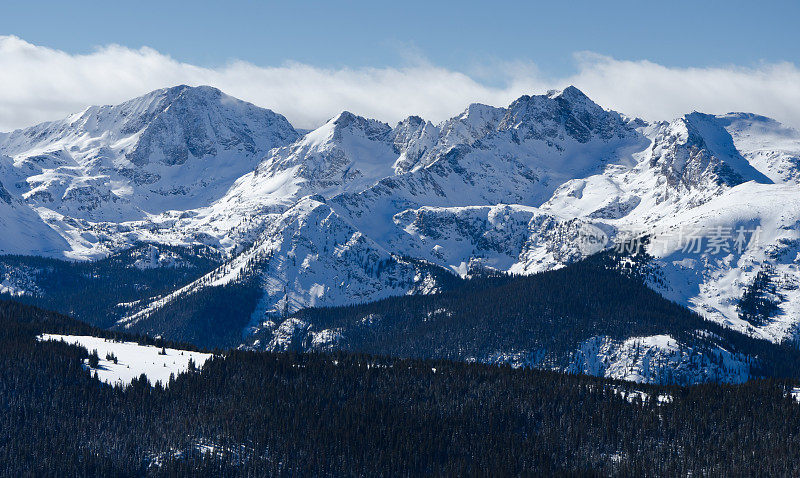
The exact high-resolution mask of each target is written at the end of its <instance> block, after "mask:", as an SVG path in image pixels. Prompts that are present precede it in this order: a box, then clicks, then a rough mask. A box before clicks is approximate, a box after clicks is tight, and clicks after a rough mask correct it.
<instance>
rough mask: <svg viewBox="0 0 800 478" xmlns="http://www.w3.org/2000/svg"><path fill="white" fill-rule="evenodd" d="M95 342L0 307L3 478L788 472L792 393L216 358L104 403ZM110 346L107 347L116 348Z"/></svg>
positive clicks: (775, 385)
mask: <svg viewBox="0 0 800 478" xmlns="http://www.w3.org/2000/svg"><path fill="white" fill-rule="evenodd" d="M92 331H96V329H92V328H91V327H89V326H86V325H83V324H81V323H78V322H75V321H73V320H71V319H69V318H67V317H64V316H61V315H58V314H53V313H46V312H43V311H41V310H38V309H35V308H32V307H30V306H25V305H20V304H15V303H11V302H2V303H0V347H1V348H2V351H3V353H2V354H0V407H2V410H0V474H2V475H3V476H141V475H151V476H200V475H215V476H220V475H228V476H263V475H283V476H307V475H311V476H342V475H345V476H348V475H349V476H397V475H419V474H427V475H459V476H463V475H483V476H487V475H490V476H503V475H542V474H546V475H611V474H615V475H619V476H654V475H659V476H663V475H683V476H686V475H689V474H691V475H693V476H708V475H715V476H752V475H765V476H792V475H796V474H797V473H798V472H800V454H798V453H797V450H799V449H800V404H798V403H796V401H795V400H794V399H793V398H792V397H791V394H790V393H789V392H790V390H791V389H792V388H793V387H794V386H795V384H794V383H792V382H787V381H781V380H759V381H751V382H749V383H747V384H744V385H704V386H694V387H664V386H658V387H657V386H642V385H635V384H630V383H624V382H616V381H611V380H605V379H598V378H593V377H586V376H579V375H565V374H558V373H554V372H545V371H538V370H522V369H512V368H510V367H507V366H491V365H481V364H466V363H458V362H450V361H446V360H412V359H396V358H387V357H379V356H369V355H361V354H348V353H343V352H339V353H333V354H294V353H280V354H278V353H258V352H245V351H230V352H227V353H224V354H220V355H218V356H216V357H215V358H213V359H212V360H210V361H209V362H207V363H206V365H205V366H204V367H203V369H202V370H201V371H196V372H191V373H186V374H182V375H180V376H178V377H176V378H174V379H173V380H171V381H170V382H169V383H168V384H166V387H165V386H163V385H162V384H156V385H154V386H153V385H151V384H149V383H148V382H147V380H146V379H140V380H135V381H134V382H133V383H132V384H131V385H128V386H125V387H119V386H118V387H112V386H109V385H106V384H103V383H101V382H99V381H98V380H97V379H95V378H93V377H92V375H91V373H90V372H89V371H88V370H86V369H85V367H84V365H83V361H84V359H86V358H87V357H88V351H87V350H85V349H83V348H79V347H75V346H69V345H66V344H64V343H59V342H38V341H37V340H36V336H37V335H38V334H39V333H41V332H60V333H76V334H78V333H89V332H92ZM117 338H123V337H122V336H119V335H118V336H117Z"/></svg>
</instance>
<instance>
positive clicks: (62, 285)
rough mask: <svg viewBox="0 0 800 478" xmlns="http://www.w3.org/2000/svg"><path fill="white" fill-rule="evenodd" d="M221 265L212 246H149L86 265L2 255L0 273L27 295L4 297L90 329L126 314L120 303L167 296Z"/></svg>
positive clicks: (43, 258) (106, 324)
mask: <svg viewBox="0 0 800 478" xmlns="http://www.w3.org/2000/svg"><path fill="white" fill-rule="evenodd" d="M152 255H155V256H157V257H159V258H162V259H164V258H169V259H170V263H167V264H161V265H160V266H159V267H155V266H156V265H157V264H155V263H153V260H154V259H153V258H152V257H151V256H152ZM156 260H158V259H156ZM219 261H220V257H219V254H218V253H217V252H215V251H214V250H212V249H211V248H209V247H203V246H190V247H178V246H166V245H158V246H153V245H149V244H141V245H139V246H137V247H134V248H131V249H128V250H125V251H122V252H118V253H116V254H113V255H111V256H109V257H106V258H104V259H100V260H96V261H86V262H71V261H63V260H58V259H50V258H46V257H36V256H14V255H2V256H0V272H4V273H5V274H6V276H7V277H8V279H9V280H10V282H12V283H15V284H17V287H19V288H20V289H24V290H26V294H24V295H20V296H12V295H10V294H7V293H6V294H0V298H8V299H10V298H13V299H15V300H19V301H24V302H26V303H29V304H31V305H35V306H38V307H43V308H46V309H49V310H57V311H59V312H61V313H64V314H68V315H70V316H72V317H75V318H78V319H80V320H82V321H84V322H88V323H91V324H92V325H97V326H99V327H110V326H111V325H113V324H114V323H115V322H116V321H117V320H118V319H119V317H120V316H121V315H122V314H124V313H125V312H127V310H125V309H122V308H120V307H118V304H120V303H126V302H134V301H138V300H143V299H148V298H151V297H154V296H157V295H160V294H165V293H168V292H170V291H172V290H174V289H175V288H177V287H180V286H182V285H184V284H186V283H187V282H190V281H192V280H194V279H196V278H197V277H200V276H201V275H203V274H205V273H206V272H208V271H210V270H211V269H213V268H214V267H216V266H217V265H218V264H219Z"/></svg>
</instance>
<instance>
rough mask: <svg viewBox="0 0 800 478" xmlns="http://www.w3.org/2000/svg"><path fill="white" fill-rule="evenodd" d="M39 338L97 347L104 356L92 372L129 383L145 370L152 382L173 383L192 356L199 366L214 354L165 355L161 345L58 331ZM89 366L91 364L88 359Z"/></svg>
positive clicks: (90, 348) (113, 382)
mask: <svg viewBox="0 0 800 478" xmlns="http://www.w3.org/2000/svg"><path fill="white" fill-rule="evenodd" d="M39 340H43V341H44V340H54V341H63V342H66V343H68V344H72V345H79V346H82V347H85V348H86V349H87V350H88V351H89V353H92V351H94V350H97V355H98V356H99V357H100V362H99V366H98V367H97V368H92V369H91V371H92V373H97V377H98V378H99V379H100V380H102V381H103V382H106V383H108V384H111V385H116V384H120V385H125V384H129V383H131V381H132V380H133V379H134V378H138V377H139V376H141V375H142V374H145V375H146V376H147V379H148V380H149V381H150V382H151V383H156V382H161V384H162V385H167V384H168V383H169V377H170V375H172V374H174V375H176V376H177V375H178V374H181V373H184V372H186V371H187V370H188V369H189V360H192V361H193V362H194V364H195V366H196V367H197V368H198V369H199V368H201V367H202V366H203V364H204V363H205V362H206V360H208V359H209V358H211V356H212V354H205V353H200V352H192V351H189V350H179V349H167V348H165V349H164V350H165V351H166V352H167V354H166V355H161V349H160V348H159V347H155V346H152V345H139V344H137V343H136V342H114V341H112V340H110V339H104V338H101V337H93V336H89V335H58V334H42V335H41V336H39ZM107 354H113V355H115V356H116V357H117V363H114V362H113V361H111V360H106V355H107ZM86 367H87V368H89V365H88V363H87V364H86Z"/></svg>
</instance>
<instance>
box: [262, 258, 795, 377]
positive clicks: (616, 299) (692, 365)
mask: <svg viewBox="0 0 800 478" xmlns="http://www.w3.org/2000/svg"><path fill="white" fill-rule="evenodd" d="M648 260H649V259H648V258H647V257H646V256H645V255H644V254H639V255H635V256H633V257H628V256H622V255H620V254H618V253H616V252H615V251H613V250H609V251H606V252H603V253H601V254H597V255H595V256H592V257H590V258H587V259H585V260H583V261H581V262H578V263H575V264H570V265H568V266H566V267H564V268H561V269H558V270H554V271H548V272H543V273H540V274H536V275H532V276H509V275H503V274H500V275H490V276H484V277H475V278H472V279H470V280H466V281H463V282H461V283H460V286H459V287H455V288H453V289H452V290H449V291H445V292H443V293H441V294H433V295H425V296H402V297H392V298H389V299H385V300H381V301H377V302H372V303H368V304H362V305H354V306H343V307H333V308H312V309H305V310H301V311H299V312H297V313H295V314H293V315H292V316H289V317H285V318H283V319H280V320H276V321H274V322H272V323H268V324H266V325H264V326H263V327H262V330H261V331H260V332H259V333H257V334H255V335H254V337H253V338H252V339H251V342H250V345H251V347H253V348H265V349H267V350H291V351H296V352H298V351H309V350H347V351H351V352H364V353H372V354H385V355H391V356H400V357H410V358H446V359H452V360H466V361H480V362H492V363H497V362H508V363H514V364H515V365H526V366H536V367H542V368H554V369H560V370H572V371H582V372H586V373H592V374H598V375H603V374H604V373H605V371H607V370H612V368H613V367H611V365H613V364H611V362H612V361H617V362H618V363H619V365H620V366H622V367H623V368H624V367H628V368H631V367H642V366H643V364H642V362H643V361H644V362H645V363H644V367H645V368H646V369H647V370H644V371H642V374H640V375H638V377H639V378H638V379H637V378H631V379H636V380H638V381H649V382H657V383H697V382H705V381H728V382H730V381H733V382H737V381H744V380H746V379H747V378H749V377H754V376H755V377H796V376H797V375H798V373H800V372H798V371H800V352H798V350H797V349H796V348H795V347H792V346H790V345H788V344H785V345H777V344H773V343H771V342H768V341H766V340H760V339H756V338H752V337H748V336H746V335H744V334H741V333H739V332H736V331H733V330H730V329H727V328H725V327H723V326H721V325H719V324H717V323H715V322H710V321H707V320H704V319H703V317H701V316H700V315H698V314H696V313H694V312H692V311H690V310H688V309H686V308H685V307H682V306H680V305H678V304H676V303H674V302H671V301H669V300H667V299H665V298H664V297H662V296H661V295H659V294H658V293H656V292H654V291H653V290H652V289H651V288H649V287H647V286H646V285H645V280H648V281H651V282H653V281H656V282H657V281H658V279H659V278H658V276H657V274H656V275H651V272H652V271H649V270H648V264H649V262H648ZM659 341H660V342H659ZM664 343H668V344H669V345H663V344H664ZM631 344H632V345H631ZM653 344H655V345H653ZM603 347H605V348H603ZM643 356H644V357H645V359H642V358H641V357H643ZM648 357H649V358H648ZM613 373H615V374H617V375H619V373H618V372H613ZM609 374H610V373H609ZM609 374H607V375H609ZM623 377H626V378H628V376H624V375H619V376H618V377H617V378H623Z"/></svg>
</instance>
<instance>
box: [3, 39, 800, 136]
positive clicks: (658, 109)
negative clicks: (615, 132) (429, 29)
mask: <svg viewBox="0 0 800 478" xmlns="http://www.w3.org/2000/svg"><path fill="white" fill-rule="evenodd" d="M575 61H576V66H577V73H575V74H574V75H571V76H568V77H565V78H549V77H546V76H544V75H542V74H540V73H539V72H538V71H537V70H536V68H535V66H534V65H531V64H525V63H519V62H517V63H511V64H500V65H493V66H492V67H491V68H483V69H482V71H481V73H480V74H479V75H477V76H470V75H468V74H465V73H462V72H458V71H454V70H450V69H447V68H442V67H439V66H437V65H433V64H431V63H429V62H427V61H425V60H419V59H417V60H412V61H410V62H409V64H408V65H405V66H402V67H383V68H340V69H327V68H318V67H315V66H313V65H307V64H302V63H294V62H288V63H285V64H282V65H280V66H258V65H254V64H251V63H247V62H244V61H232V62H230V63H228V64H225V65H222V66H218V67H203V66H197V65H192V64H188V63H183V62H180V61H177V60H175V59H174V58H171V57H170V56H168V55H165V54H163V53H161V52H158V51H156V50H153V49H151V48H140V49H131V48H128V47H124V46H119V45H108V46H104V47H100V48H98V49H96V50H95V51H93V52H91V53H88V54H70V53H67V52H64V51H60V50H55V49H51V48H47V47H42V46H38V45H34V44H31V43H28V42H26V41H24V40H22V39H20V38H18V37H14V36H0V85H2V88H0V131H10V130H12V129H15V128H20V127H24V126H29V125H31V124H35V123H38V122H42V121H47V120H54V119H58V118H62V117H65V116H66V115H68V114H70V113H74V112H77V111H80V110H82V109H83V108H85V107H86V106H89V105H93V104H99V103H107V104H115V103H119V102H121V101H124V100H127V99H129V98H132V97H135V96H138V95H142V94H144V93H146V92H148V91H151V90H154V89H157V88H162V87H165V86H171V85H177V84H188V85H192V86H196V85H201V84H207V85H212V86H215V87H217V88H220V89H221V90H223V91H225V92H226V93H228V94H230V95H232V96H235V97H238V98H241V99H244V100H247V101H250V102H252V103H254V104H256V105H258V106H262V107H266V108H270V109H272V110H274V111H277V112H280V113H281V114H283V115H285V116H286V117H287V118H288V119H289V120H290V121H291V122H292V123H293V124H294V125H295V126H296V127H299V128H313V127H316V126H319V125H320V124H322V123H323V122H324V121H326V120H327V119H329V118H331V117H332V116H334V115H335V114H337V113H338V112H340V111H342V110H349V111H352V112H354V113H356V114H359V115H363V116H367V117H372V118H377V119H381V120H383V121H386V122H389V123H394V122H396V121H399V120H400V119H402V118H404V117H406V116H408V115H410V114H418V115H422V116H423V117H425V118H426V119H429V120H432V121H440V120H443V119H446V118H448V117H451V116H453V115H454V114H456V113H458V112H459V111H461V110H462V109H464V108H465V107H466V106H467V105H468V104H470V103H473V102H481V103H486V104H490V105H496V106H503V105H507V104H508V103H510V102H511V101H512V100H514V99H515V98H517V97H519V96H520V95H522V94H531V93H542V92H544V91H545V90H547V89H550V88H562V87H564V86H566V85H569V84H574V85H575V86H577V87H578V88H580V89H581V90H583V91H584V92H585V93H586V94H587V95H589V96H590V97H591V98H593V99H595V100H596V101H598V103H600V104H602V105H603V106H605V107H607V108H612V109H615V110H618V111H620V112H623V113H626V114H629V115H635V116H640V117H642V118H645V119H649V120H655V119H670V118H673V117H675V116H679V115H681V114H683V113H687V112H691V111H694V110H698V111H703V112H708V113H726V112H729V111H748V112H755V113H759V114H763V115H766V116H770V117H773V118H775V119H778V120H779V121H782V122H785V123H787V124H789V125H792V126H794V127H796V128H800V108H797V107H796V105H798V104H800V69H798V67H797V66H796V65H794V64H791V63H770V64H761V65H757V66H754V67H741V66H735V65H732V66H717V67H703V68H673V67H667V66H663V65H659V64H656V63H652V62H649V61H646V60H641V61H623V60H617V59H614V58H611V57H607V56H602V55H598V54H595V53H590V52H582V53H578V54H576V55H575ZM487 70H489V71H488V72H487Z"/></svg>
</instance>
